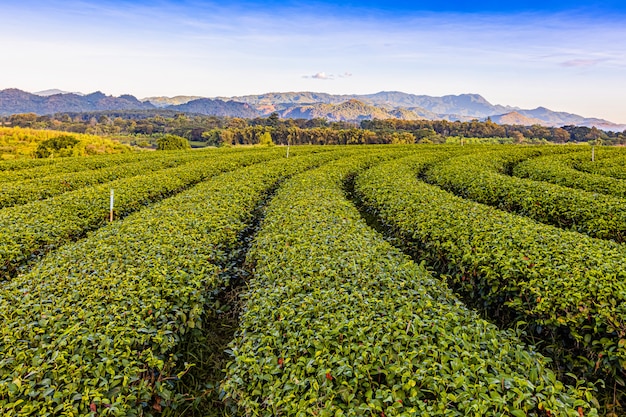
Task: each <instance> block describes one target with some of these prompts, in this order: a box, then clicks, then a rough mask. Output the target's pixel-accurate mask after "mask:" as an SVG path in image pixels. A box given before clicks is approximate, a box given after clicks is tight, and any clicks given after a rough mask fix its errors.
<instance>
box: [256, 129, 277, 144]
mask: <svg viewBox="0 0 626 417" xmlns="http://www.w3.org/2000/svg"><path fill="white" fill-rule="evenodd" d="M259 145H261V146H274V141H273V140H272V134H271V133H270V132H268V131H265V132H263V133H262V134H261V136H259Z"/></svg>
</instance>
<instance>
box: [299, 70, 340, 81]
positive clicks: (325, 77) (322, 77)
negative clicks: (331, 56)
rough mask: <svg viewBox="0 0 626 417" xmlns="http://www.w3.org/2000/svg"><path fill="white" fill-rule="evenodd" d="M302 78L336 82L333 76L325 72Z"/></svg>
mask: <svg viewBox="0 0 626 417" xmlns="http://www.w3.org/2000/svg"><path fill="white" fill-rule="evenodd" d="M302 78H312V79H314V80H334V79H335V76H334V75H333V74H326V73H325V72H318V73H316V74H313V75H303V76H302Z"/></svg>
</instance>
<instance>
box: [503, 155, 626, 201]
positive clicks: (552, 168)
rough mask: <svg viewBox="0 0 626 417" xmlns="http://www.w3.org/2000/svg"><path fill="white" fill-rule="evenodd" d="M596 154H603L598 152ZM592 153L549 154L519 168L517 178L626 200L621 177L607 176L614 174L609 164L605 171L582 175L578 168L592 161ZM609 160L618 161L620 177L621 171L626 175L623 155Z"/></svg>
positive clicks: (616, 170)
mask: <svg viewBox="0 0 626 417" xmlns="http://www.w3.org/2000/svg"><path fill="white" fill-rule="evenodd" d="M596 152H597V153H598V154H599V153H600V151H599V150H598V149H596ZM590 153H591V152H590V150H585V151H581V152H576V153H568V154H565V155H548V156H545V157H541V158H533V159H529V160H528V161H524V162H523V163H521V164H519V165H517V166H516V167H515V169H514V170H513V175H515V176H518V177H521V178H528V179H531V180H533V181H545V182H549V183H552V184H557V185H561V186H564V187H571V188H577V189H580V190H584V191H589V192H593V193H602V194H608V195H612V196H615V197H620V198H626V182H624V181H623V180H622V179H619V178H613V177H611V176H607V174H611V172H610V171H609V170H608V169H607V167H608V166H609V165H608V164H604V169H602V168H600V170H599V171H598V172H599V173H598V174H594V173H589V172H581V171H580V170H579V169H576V168H577V167H579V166H581V165H583V164H584V162H586V160H589V155H590ZM615 153H616V152H611V151H608V152H607V151H602V154H603V157H605V158H606V156H605V155H607V154H608V156H610V155H611V154H615ZM613 156H615V155H613ZM583 161H584V162H583ZM609 161H613V162H617V164H616V165H612V166H613V171H615V174H616V175H619V173H620V172H621V173H622V174H626V170H624V163H623V162H624V156H623V155H622V156H617V161H616V160H615V158H610V159H609Z"/></svg>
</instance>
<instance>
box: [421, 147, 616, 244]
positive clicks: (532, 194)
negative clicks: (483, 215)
mask: <svg viewBox="0 0 626 417" xmlns="http://www.w3.org/2000/svg"><path fill="white" fill-rule="evenodd" d="M539 152H541V149H540V148H539V149H520V150H519V151H513V150H507V149H503V150H499V151H492V152H485V153H476V154H472V155H467V156H460V157H457V158H452V159H449V160H446V161H445V162H443V163H440V164H437V165H435V166H433V167H432V168H431V169H429V170H428V171H427V172H426V174H425V177H426V180H427V181H428V182H429V183H432V184H436V185H438V186H440V187H442V188H444V189H445V190H448V191H451V192H453V193H455V194H457V195H459V196H461V197H464V198H468V199H471V200H474V201H477V202H479V203H483V204H488V205H490V206H494V207H498V208H500V209H502V210H506V211H510V212H515V213H519V214H521V215H523V216H527V217H530V218H532V219H535V220H537V221H539V222H542V223H546V224H551V225H555V226H558V227H560V228H563V229H571V230H575V231H578V232H581V233H586V234H588V235H589V236H592V237H597V238H601V239H613V240H615V241H617V242H623V241H624V240H626V211H624V210H623V208H624V206H625V205H626V200H625V199H622V198H618V197H613V196H610V195H604V194H597V193H591V192H587V191H583V190H576V189H572V188H566V187H562V186H559V185H555V184H550V183H546V182H541V181H532V180H529V179H525V178H517V177H511V176H508V175H505V173H506V172H507V171H508V169H510V168H512V167H513V166H514V165H516V163H517V162H521V161H523V160H525V159H528V158H529V157H530V156H531V155H532V154H533V153H534V154H535V155H538V154H539ZM544 154H545V153H544Z"/></svg>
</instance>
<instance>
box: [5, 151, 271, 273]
mask: <svg viewBox="0 0 626 417" xmlns="http://www.w3.org/2000/svg"><path fill="white" fill-rule="evenodd" d="M280 156H282V152H278V151H274V150H271V151H260V152H245V153H241V154H233V155H226V156H223V157H221V158H211V157H207V158H204V159H201V160H197V161H194V162H190V163H187V164H184V165H181V166H179V167H176V168H170V169H164V170H161V171H158V172H153V173H149V174H147V175H143V176H138V177H132V178H125V179H121V180H117V181H113V182H110V183H108V184H104V185H97V186H92V187H87V188H83V189H80V190H76V191H72V192H69V193H65V194H62V195H60V196H57V197H53V198H50V199H48V200H42V201H35V202H31V203H28V204H24V205H21V206H15V207H8V208H4V209H2V210H0V280H2V279H6V278H8V277H9V276H11V275H14V274H15V273H16V272H17V269H18V268H19V267H20V266H21V265H24V264H26V263H28V262H31V261H33V260H34V258H36V257H37V256H39V255H40V254H42V253H45V252H47V251H49V250H50V249H53V248H55V247H57V246H60V245H61V244H63V243H66V242H68V241H72V240H75V239H77V238H79V237H80V236H83V235H84V234H85V233H86V232H88V231H90V230H93V229H97V228H99V227H102V226H103V225H105V224H106V223H107V221H108V219H109V196H110V189H111V188H113V189H114V190H115V218H119V217H123V216H126V215H128V214H130V213H132V212H135V211H138V210H141V209H142V208H145V206H147V205H149V204H151V203H153V202H155V201H158V200H161V199H163V198H165V197H168V196H171V195H173V194H175V193H177V192H180V191H182V190H183V189H185V188H188V187H190V186H192V185H194V184H196V183H198V182H200V181H202V180H204V179H206V178H209V177H211V176H213V175H216V174H219V173H222V172H225V171H229V170H233V169H236V168H240V167H243V166H246V165H250V164H254V163H258V162H263V161H267V160H269V159H272V158H277V157H280Z"/></svg>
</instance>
